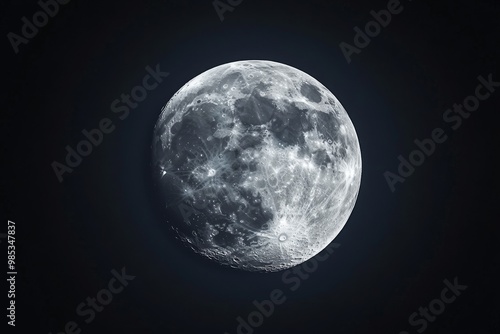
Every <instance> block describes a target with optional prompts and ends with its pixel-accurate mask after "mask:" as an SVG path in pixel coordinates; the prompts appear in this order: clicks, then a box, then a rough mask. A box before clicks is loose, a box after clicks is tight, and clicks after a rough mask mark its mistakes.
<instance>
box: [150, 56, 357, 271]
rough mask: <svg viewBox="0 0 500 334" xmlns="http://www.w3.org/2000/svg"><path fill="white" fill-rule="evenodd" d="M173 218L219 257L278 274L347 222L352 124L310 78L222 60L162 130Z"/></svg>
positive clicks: (169, 114) (184, 91)
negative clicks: (277, 272)
mask: <svg viewBox="0 0 500 334" xmlns="http://www.w3.org/2000/svg"><path fill="white" fill-rule="evenodd" d="M152 165H153V179H154V181H155V184H156V185H157V187H158V189H159V196H160V197H159V199H160V201H161V203H162V205H163V207H164V208H165V210H167V211H168V215H166V220H167V223H168V224H169V225H170V226H171V228H172V229H173V230H174V231H175V234H176V236H177V237H178V238H179V239H180V240H182V241H183V242H184V243H185V244H186V245H187V246H189V247H190V248H191V249H192V250H193V251H195V252H196V253H198V254H201V255H202V256H205V257H207V258H209V259H211V260H213V261H215V262H217V263H219V264H222V265H226V266H230V267H233V268H238V269H242V270H248V271H260V272H273V271H280V270H284V269H287V268H290V267H293V266H296V265H299V264H300V263H302V262H304V261H307V260H308V259H310V258H311V257H313V256H314V255H316V254H318V253H319V252H320V251H321V250H323V249H324V248H325V247H326V246H328V244H329V243H331V242H332V240H333V239H334V238H335V237H336V236H337V235H338V234H339V232H340V231H341V230H342V228H343V227H344V225H345V224H346V222H347V220H348V218H349V216H350V214H351V212H352V210H353V208H354V205H355V202H356V199H357V196H358V193H359V188H360V183H361V151H360V146H359V142H358V137H357V134H356V131H355V129H354V126H353V124H352V122H351V120H350V118H349V116H348V114H347V112H346V111H345V109H344V108H343V106H342V105H341V104H340V102H339V101H338V100H337V98H336V97H335V96H334V95H333V94H332V93H331V92H330V91H329V90H328V89H327V88H326V87H325V86H323V85H322V84H321V83H320V82H319V81H317V80H316V79H314V78H313V77H311V76H310V75H308V74H306V73H304V72H302V71H300V70H298V69H296V68H293V67H291V66H288V65H284V64H281V63H277V62H272V61H264V60H246V61H237V62H232V63H227V64H224V65H220V66H217V67H214V68H212V69H210V70H208V71H206V72H203V73H202V74H200V75H198V76H196V77H195V78H193V79H192V80H191V81H189V82H188V83H186V84H185V85H184V86H183V87H182V88H181V89H179V90H178V91H177V92H176V93H175V95H174V96H173V97H172V98H171V99H170V100H169V101H168V103H167V104H166V105H165V106H164V107H163V109H162V111H161V114H160V116H159V118H158V121H157V123H156V126H155V128H154V133H153V143H152Z"/></svg>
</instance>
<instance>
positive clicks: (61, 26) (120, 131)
mask: <svg viewBox="0 0 500 334" xmlns="http://www.w3.org/2000/svg"><path fill="white" fill-rule="evenodd" d="M402 4H403V6H404V10H403V11H402V13H401V14H398V15H396V16H394V17H393V19H392V22H391V23H390V25H389V26H388V27H387V28H384V29H383V30H382V32H381V33H380V35H379V36H377V37H375V38H373V40H372V41H371V43H370V45H369V46H368V47H366V48H365V49H363V50H362V52H361V53H360V54H357V55H353V57H352V62H351V63H350V64H348V63H347V62H346V60H345V58H344V56H343V55H342V52H341V51H340V48H339V43H340V42H347V43H350V44H352V42H353V38H354V31H353V28H354V27H355V26H359V27H363V26H364V25H365V24H366V23H367V22H368V21H370V20H371V19H372V18H371V16H370V11H371V10H377V11H378V10H381V9H385V8H386V6H387V2H386V1H365V2H360V1H356V2H352V1H319V0H311V1H272V2H271V1H250V0H246V1H243V2H242V3H241V4H240V5H239V6H237V7H236V8H235V9H234V11H232V12H226V13H225V14H224V16H225V19H224V21H223V22H221V21H220V20H219V17H218V15H217V13H216V11H215V10H214V8H213V5H212V2H211V1H180V0H179V1H166V0H164V1H153V0H146V1H127V0H122V1H106V2H104V1H77V0H73V1H71V2H70V3H69V4H67V5H63V6H61V7H60V9H59V13H58V14H57V15H56V16H55V17H54V18H51V19H50V22H49V23H48V24H47V25H46V26H45V27H43V28H40V31H39V33H38V34H37V35H36V36H35V37H34V38H33V39H31V40H30V41H29V43H28V44H27V45H21V46H20V47H19V48H20V51H19V53H18V54H15V53H14V52H13V49H12V47H11V45H10V43H9V41H8V39H7V37H6V35H7V33H8V32H14V33H17V34H20V30H21V26H22V22H21V18H22V17H23V16H27V17H29V18H30V17H31V16H32V15H33V14H34V13H35V12H36V11H38V10H40V8H39V6H38V5H37V3H36V2H35V1H23V2H21V1H11V2H9V1H5V2H3V3H2V5H1V7H2V8H1V13H2V30H3V36H5V37H4V38H3V43H2V47H3V49H2V55H3V56H4V57H3V65H4V75H3V76H2V79H4V80H3V81H4V87H3V89H2V100H3V101H4V103H3V105H4V108H3V110H2V113H1V115H2V116H1V117H2V120H1V123H0V124H1V132H2V135H3V137H4V138H3V145H2V184H1V194H2V224H4V225H3V227H1V229H0V231H2V232H5V231H6V230H7V227H6V224H7V219H10V220H13V221H15V222H16V226H17V230H16V231H17V232H16V247H17V255H16V257H17V267H18V268H17V269H18V277H17V293H16V303H17V317H16V320H17V321H16V328H15V330H13V329H12V328H10V327H9V328H8V330H9V331H10V332H19V333H48V332H51V331H52V332H53V333H58V332H60V331H62V330H63V328H64V325H65V324H66V323H67V322H68V321H71V320H74V321H76V322H77V323H78V324H80V325H81V329H82V333H108V332H114V333H176V334H177V333H179V334H180V333H221V334H222V333H224V332H228V333H230V334H233V333H236V326H237V322H236V318H237V317H238V316H242V317H246V316H247V315H248V314H249V313H250V312H251V311H253V310H254V307H253V305H252V301H253V300H259V301H260V300H263V299H267V298H268V297H269V293H270V292H271V291H272V290H273V289H276V288H279V289H282V290H283V291H285V293H286V297H287V301H286V302H285V303H284V304H283V305H280V306H277V308H276V310H275V312H274V314H273V315H272V316H271V317H270V318H266V319H265V321H264V323H263V325H262V326H260V327H259V328H257V329H255V333H366V332H370V333H399V332H400V331H403V330H407V331H409V332H410V333H416V329H417V327H411V326H410V325H409V324H408V317H409V316H410V314H412V313H413V312H415V311H417V310H418V308H419V307H420V306H427V305H428V304H429V302H430V301H432V300H433V299H435V298H438V297H439V295H440V292H441V290H442V289H443V288H444V283H443V280H444V279H449V280H453V278H454V277H458V281H459V282H460V283H461V284H465V285H467V286H468V288H467V290H466V291H465V292H463V294H462V295H461V296H460V297H458V299H457V300H456V301H455V302H454V303H452V304H450V305H448V306H447V307H446V310H445V312H444V313H443V314H441V315H440V316H438V318H437V319H436V321H435V322H433V323H430V324H429V326H428V328H427V329H426V331H425V332H426V333H483V334H486V333H499V332H500V324H499V321H498V314H499V311H500V308H499V306H498V305H499V293H498V278H499V275H498V265H499V256H498V242H499V229H498V227H497V224H498V217H497V215H496V214H497V212H498V210H497V207H496V205H497V201H498V195H497V180H496V173H497V169H496V163H495V159H496V158H497V154H498V149H497V145H496V144H497V143H498V140H497V133H498V130H497V127H498V123H497V121H496V120H497V119H498V117H497V115H496V114H497V112H498V107H499V105H500V92H496V93H495V94H493V95H492V97H491V98H489V99H488V100H487V101H485V102H482V103H481V106H480V108H479V109H478V110H477V111H476V112H474V113H473V115H472V116H471V117H470V118H469V119H467V120H465V121H464V123H463V125H462V126H461V127H460V128H459V129H458V130H456V131H451V130H450V127H449V125H447V124H445V123H444V122H443V120H442V115H443V113H444V111H445V110H446V109H448V108H450V107H452V105H453V104H454V103H462V101H463V100H464V98H465V97H467V96H468V95H471V94H473V93H474V90H475V87H476V86H477V84H478V81H477V77H478V76H479V75H483V76H485V77H487V76H488V74H490V73H491V74H493V78H494V79H497V80H496V81H500V71H499V68H498V60H499V59H500V58H499V56H500V52H499V51H500V49H499V36H500V34H499V33H500V29H499V26H498V19H499V17H500V15H499V14H500V3H499V2H498V1H494V0H489V1H487V0H479V1H461V0H455V1H421V0H419V1H417V0H414V1H412V2H409V1H404V2H402ZM243 59H266V60H273V61H277V62H282V63H285V64H288V65H291V66H293V67H296V68H298V69H301V70H303V71H305V72H306V73H308V74H310V75H312V76H313V77H315V78H316V79H318V80H319V81H320V82H321V83H323V84H324V85H325V86H326V87H328V88H329V89H330V90H331V91H332V92H333V93H334V94H335V96H336V97H337V98H338V99H339V100H340V101H341V103H342V104H343V106H344V107H345V109H346V110H347V112H348V113H349V116H350V118H351V120H352V121H353V123H354V125H355V127H356V131H357V133H358V136H359V141H360V145H361V150H362V158H363V177H362V184H361V188H360V193H359V197H358V201H357V204H356V206H355V208H354V211H353V213H352V215H351V217H350V219H349V221H348V223H347V224H346V226H345V227H344V229H343V230H342V232H341V233H340V235H339V236H338V237H337V238H336V239H335V242H336V243H339V244H340V245H341V246H340V247H339V248H338V249H337V250H336V251H335V253H334V254H333V255H332V256H331V257H330V258H329V259H328V260H327V261H326V262H322V263H320V266H319V268H318V270H317V271H315V272H314V273H312V274H311V275H310V277H309V278H308V279H307V280H305V281H303V282H302V285H301V287H300V289H298V290H297V291H294V292H291V291H290V290H289V285H286V284H284V283H283V282H282V279H281V275H282V273H272V274H258V273H247V272H239V271H236V270H233V269H226V268H223V267H220V266H219V265H217V264H214V263H211V262H209V261H207V260H204V259H202V258H200V257H198V256H196V255H194V254H191V252H190V251H189V250H187V249H185V248H184V247H183V246H182V245H180V244H179V243H178V241H177V240H175V239H174V238H173V236H172V235H171V234H170V233H169V228H168V226H166V224H165V223H163V222H162V219H161V218H160V216H159V215H158V213H157V212H156V210H155V206H154V198H153V194H152V191H151V181H150V175H149V172H150V170H149V168H150V167H149V164H150V152H149V149H150V143H151V139H152V129H153V126H154V124H155V122H156V119H157V117H158V116H159V113H160V111H161V108H162V106H163V105H164V104H165V103H166V102H167V101H168V100H169V99H170V97H171V96H172V95H173V94H174V93H175V92H176V91H177V90H178V89H179V88H180V87H181V86H182V85H183V84H184V83H186V82H187V81H189V80H190V79H191V78H193V77H194V76H196V75H198V74H200V73H201V72H203V71H205V70H208V69H210V68H212V67H214V66H217V65H220V64H223V63H226V62H230V61H236V60H243ZM156 64H160V68H161V69H162V70H163V71H166V72H169V73H170V75H169V77H168V78H166V79H165V80H164V82H163V83H161V85H160V86H159V87H158V88H157V89H155V90H154V91H152V92H150V93H149V94H148V97H147V99H146V100H145V101H144V102H141V103H140V105H139V107H138V108H136V109H134V110H132V112H131V114H130V116H129V117H128V118H126V119H124V120H120V119H118V117H117V115H116V114H113V113H112V111H111V109H110V104H111V102H112V101H113V100H114V99H116V98H119V97H120V94H122V93H129V92H130V90H131V89H132V87H134V86H136V85H139V84H141V81H142V78H143V76H144V75H145V74H146V71H145V67H146V66H148V65H149V66H151V67H155V65H156ZM105 117H107V118H110V119H111V120H112V121H113V123H114V124H115V125H116V129H115V131H114V132H113V133H111V134H109V135H106V136H105V138H104V140H103V143H102V144H101V145H100V146H98V147H97V148H95V149H94V151H93V152H92V154H91V155H90V156H88V157H86V158H84V160H83V162H82V164H81V165H80V166H78V167H77V168H75V170H74V171H73V173H71V174H66V175H65V180H64V182H63V183H59V182H58V180H57V178H56V176H55V174H54V172H53V170H52V167H51V163H52V162H53V161H54V160H57V161H59V162H63V160H64V157H65V146H66V145H70V146H72V147H75V146H76V144H77V143H78V142H79V141H80V140H82V139H83V137H82V134H81V131H82V130H83V129H92V128H95V127H97V126H98V123H99V121H100V120H101V119H102V118H105ZM436 127H442V128H444V129H446V130H447V134H448V136H449V139H448V140H447V141H446V142H445V143H443V144H440V145H439V146H438V147H437V149H436V153H434V154H433V155H431V156H430V157H429V158H427V159H426V161H425V163H424V164H423V165H422V166H420V167H418V168H417V169H416V171H415V172H414V174H413V175H412V176H410V177H409V178H408V179H407V180H406V181H405V182H404V183H403V184H398V185H397V186H396V191H395V192H394V193H393V192H391V191H390V189H389V187H388V185H387V183H386V181H385V179H384V176H383V173H384V172H385V171H392V172H396V170H397V166H398V156H399V155H400V154H401V155H403V156H405V157H408V155H409V154H410V152H411V151H412V150H414V149H415V144H414V143H413V141H414V140H415V139H423V138H427V137H429V136H430V133H431V131H432V130H433V129H434V128H436ZM0 245H1V247H0V248H1V249H2V254H4V255H2V256H1V257H0V258H1V259H2V261H5V263H6V261H7V259H6V257H7V256H6V250H7V247H6V245H7V244H6V242H5V239H3V240H2V243H1V244H0ZM122 267H126V269H127V273H129V274H131V275H134V276H136V278H135V279H134V280H133V281H132V282H130V284H129V286H128V287H126V288H125V290H124V291H123V292H122V293H120V294H118V295H116V296H115V297H114V299H113V302H112V303H111V304H110V305H108V306H106V307H105V309H104V311H103V312H101V313H98V314H97V316H96V319H95V321H93V322H91V323H90V324H85V323H84V321H83V319H82V318H81V317H79V316H77V315H76V313H75V308H76V306H77V305H78V304H80V303H81V302H83V301H84V300H85V299H86V298H87V297H88V296H95V295H96V294H97V292H98V291H99V290H100V289H102V288H105V287H106V286H107V283H108V281H109V280H110V279H111V277H112V275H111V273H110V271H111V270H112V269H116V270H120V269H121V268H122ZM2 268H5V266H3V265H2ZM2 271H3V272H4V274H2V275H5V272H6V271H7V270H6V269H3V270H2ZM2 277H4V276H2ZM2 281H3V282H5V280H4V279H2ZM1 286H2V289H4V288H3V287H4V285H1ZM0 294H1V295H2V296H4V297H3V298H2V299H1V300H2V307H1V309H5V308H6V307H7V298H6V297H5V296H6V294H7V290H6V288H5V289H4V290H3V291H1V292H0ZM1 318H2V319H3V320H2V325H4V323H6V322H7V319H6V317H5V316H4V315H2V317H1Z"/></svg>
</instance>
